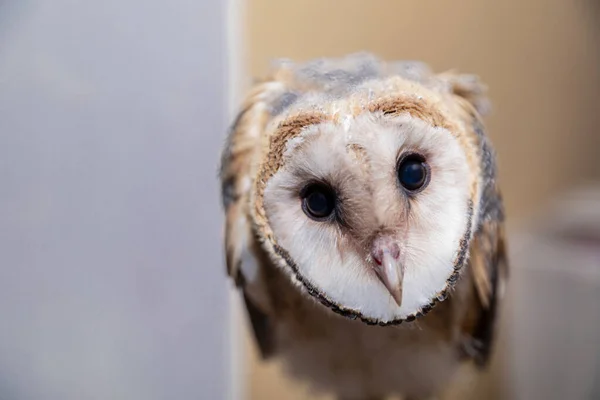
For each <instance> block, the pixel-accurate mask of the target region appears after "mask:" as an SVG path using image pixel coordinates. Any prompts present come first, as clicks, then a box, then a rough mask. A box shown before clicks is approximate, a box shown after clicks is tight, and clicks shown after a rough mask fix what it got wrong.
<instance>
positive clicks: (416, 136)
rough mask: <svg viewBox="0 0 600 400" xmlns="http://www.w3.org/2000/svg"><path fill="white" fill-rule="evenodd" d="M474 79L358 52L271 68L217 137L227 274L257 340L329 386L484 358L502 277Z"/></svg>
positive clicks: (362, 390)
mask: <svg viewBox="0 0 600 400" xmlns="http://www.w3.org/2000/svg"><path fill="white" fill-rule="evenodd" d="M486 107H487V100H486V98H485V96H484V93H483V87H482V85H481V84H480V83H479V81H478V80H477V79H476V78H474V77H472V76H466V75H457V74H454V73H446V74H439V75H435V74H433V73H432V72H431V71H430V70H429V69H428V68H427V66H425V65H424V64H420V63H414V62H397V63H385V62H383V61H381V60H379V59H377V58H376V57H374V56H372V55H369V54H353V55H349V56H346V57H342V58H338V59H321V60H315V61H311V62H308V63H306V64H294V63H291V62H289V61H284V62H281V63H279V65H278V66H277V67H276V68H275V70H274V72H273V74H272V75H271V77H270V78H269V79H267V80H266V81H264V82H262V83H259V84H257V85H256V86H255V87H254V89H253V90H252V91H251V92H250V93H249V95H248V97H247V99H246V102H245V104H244V106H243V109H242V111H241V113H240V115H239V116H238V118H237V120H236V122H235V123H234V126H233V128H232V132H231V134H230V136H229V140H228V143H227V144H226V148H225V151H224V153H223V160H222V170H221V179H222V188H223V200H224V207H225V210H226V236H225V241H226V243H225V246H226V258H227V266H228V272H229V274H230V276H231V277H232V278H233V279H234V280H235V281H236V283H237V284H238V286H239V287H240V290H241V291H242V293H243V296H244V300H245V303H246V306H247V309H248V315H249V317H250V321H251V323H252V327H253V331H254V333H255V337H256V339H257V342H258V345H259V348H260V349H261V353H262V355H263V356H264V357H265V358H269V357H271V356H278V357H281V358H283V359H284V360H285V363H286V365H287V367H288V370H289V371H290V373H292V374H293V375H295V376H297V377H300V378H305V379H308V380H309V381H310V382H312V383H313V384H314V386H315V387H316V388H322V389H324V390H327V391H330V392H333V393H335V394H337V395H338V396H339V397H340V398H348V399H367V398H377V397H381V398H383V397H385V396H387V395H390V394H401V395H407V396H412V397H416V398H420V397H426V396H430V395H433V394H435V393H437V392H439V391H440V390H442V389H443V387H444V386H445V385H446V384H447V383H448V381H449V379H450V378H451V377H452V375H453V374H454V373H455V371H456V369H457V367H458V366H459V365H460V364H461V363H463V362H465V361H468V360H473V361H475V362H476V363H477V364H479V365H484V364H485V362H486V361H487V358H488V355H489V351H490V349H491V345H492V342H493V331H494V326H495V320H496V309H497V303H498V301H499V298H500V295H501V293H502V283H503V281H504V279H505V277H506V262H505V257H504V244H503V212H502V201H501V197H500V193H499V189H498V187H497V184H496V171H495V161H494V154H493V151H492V149H491V146H490V144H489V141H488V139H487V137H486V136H485V133H484V129H483V124H482V123H481V119H480V113H481V112H483V111H485V109H486Z"/></svg>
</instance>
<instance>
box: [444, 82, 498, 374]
mask: <svg viewBox="0 0 600 400" xmlns="http://www.w3.org/2000/svg"><path fill="white" fill-rule="evenodd" d="M436 78H437V79H438V80H439V81H441V82H444V83H445V85H447V87H448V88H449V89H450V91H451V93H452V94H453V95H455V96H458V100H457V104H458V105H459V110H458V112H459V113H461V114H462V115H463V117H464V119H465V120H466V121H469V125H470V126H471V133H472V134H473V136H474V137H475V138H476V140H477V142H478V147H479V149H478V151H479V156H480V159H481V164H480V167H481V174H480V179H481V184H482V187H483V190H482V192H481V199H480V206H479V210H478V215H477V220H478V227H477V229H476V231H475V234H474V236H473V240H472V242H471V250H470V257H469V268H468V269H469V275H470V276H469V279H468V280H469V281H470V282H471V283H470V285H471V286H472V287H471V288H470V293H471V295H470V301H469V305H468V306H467V310H466V316H465V318H464V321H463V323H462V329H461V330H462V332H463V337H464V338H465V339H464V340H463V343H462V347H463V350H464V353H465V354H466V355H467V356H468V357H469V358H471V359H473V360H474V361H475V363H476V364H477V365H479V366H484V365H486V364H487V362H488V360H489V356H490V353H491V349H492V346H493V343H494V339H495V333H496V326H497V321H498V310H499V307H500V305H501V301H502V296H503V292H504V286H505V284H506V281H507V279H508V270H509V266H508V260H507V255H506V244H505V233H504V207H503V202H502V195H501V193H500V189H499V187H498V185H497V182H496V178H497V173H496V163H495V158H496V157H495V154H494V151H493V148H492V146H491V143H490V141H489V139H488V137H487V135H486V132H485V129H484V126H483V123H482V122H481V117H480V116H481V114H482V113H485V112H487V111H488V110H489V108H490V106H489V101H488V99H487V97H486V94H485V89H486V88H485V85H484V84H482V83H481V82H480V81H479V79H478V78H477V77H476V76H473V75H461V74H456V73H454V72H446V73H443V74H440V75H437V77H436Z"/></svg>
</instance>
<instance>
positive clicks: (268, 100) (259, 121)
mask: <svg viewBox="0 0 600 400" xmlns="http://www.w3.org/2000/svg"><path fill="white" fill-rule="evenodd" d="M285 87H286V85H285V83H284V82H282V81H281V80H277V79H276V77H275V78H272V79H270V80H267V81H265V82H263V83H259V84H257V85H256V86H255V87H254V89H253V90H251V91H250V93H249V94H248V96H247V97H246V99H245V101H244V103H243V105H242V111H241V112H240V113H239V114H238V116H237V118H236V120H235V122H234V123H233V125H232V128H231V130H230V133H229V135H228V137H227V141H226V143H225V148H224V151H223V154H222V157H221V171H220V179H221V194H222V201H223V207H224V209H225V261H226V265H227V273H228V274H229V276H230V277H231V278H232V279H233V280H234V281H235V283H236V285H237V286H238V288H239V289H240V290H241V291H242V294H243V299H244V303H245V306H246V310H247V315H248V318H249V320H250V323H251V326H252V330H253V332H254V336H255V338H256V341H257V343H258V347H259V350H260V353H261V355H262V356H263V358H268V357H269V356H270V355H271V354H272V353H273V352H274V346H273V343H274V341H273V331H272V320H271V317H270V316H269V314H270V308H271V307H270V298H269V293H268V291H267V289H266V287H265V285H264V282H263V274H262V269H263V264H264V263H266V262H269V261H268V260H265V259H264V257H257V256H256V252H255V249H256V248H257V247H258V243H257V242H256V239H255V236H254V234H253V231H252V226H251V221H250V217H249V215H250V214H249V207H250V204H249V203H250V191H251V187H252V183H253V171H254V164H255V163H256V159H257V158H258V157H259V156H260V151H261V147H262V143H263V140H264V131H265V128H266V126H267V124H268V123H269V122H270V121H271V119H272V118H273V115H274V113H275V112H279V111H280V109H281V107H282V103H285V102H286V101H287V102H289V101H290V100H289V98H286V93H287V91H286V90H285Z"/></svg>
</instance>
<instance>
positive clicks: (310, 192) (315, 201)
mask: <svg viewBox="0 0 600 400" xmlns="http://www.w3.org/2000/svg"><path fill="white" fill-rule="evenodd" d="M300 196H301V198H302V210H303V211H304V213H305V214H306V215H307V216H308V217H310V218H312V219H314V220H315V221H326V220H328V219H329V218H330V217H331V216H333V213H334V210H335V197H336V196H335V192H334V191H333V189H332V188H330V187H328V186H327V185H323V184H311V185H308V186H307V187H305V188H304V189H303V190H302V193H300Z"/></svg>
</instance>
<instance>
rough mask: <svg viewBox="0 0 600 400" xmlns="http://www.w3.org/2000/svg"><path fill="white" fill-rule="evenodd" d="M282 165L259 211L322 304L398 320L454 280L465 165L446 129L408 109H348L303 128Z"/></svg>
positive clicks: (466, 218)
mask: <svg viewBox="0 0 600 400" xmlns="http://www.w3.org/2000/svg"><path fill="white" fill-rule="evenodd" d="M281 162H282V164H281V167H280V168H279V169H278V170H277V172H276V173H274V174H273V176H271V177H270V179H268V181H267V182H266V185H265V189H264V194H263V204H264V212H265V215H266V218H267V220H268V222H269V226H270V229H271V231H272V237H273V240H274V242H275V243H276V244H277V248H278V249H280V251H279V252H278V253H277V254H279V255H280V256H281V259H282V262H281V263H280V264H284V269H285V270H286V271H287V272H288V273H289V274H290V276H291V277H292V279H293V280H294V281H296V282H298V283H299V284H300V286H301V287H303V288H305V289H308V292H309V293H310V294H312V295H315V296H317V297H318V298H319V299H320V300H321V302H323V303H325V304H327V305H329V306H330V307H332V308H334V309H335V310H337V311H341V312H343V313H346V314H349V315H351V316H358V317H360V318H362V319H363V320H366V321H370V322H373V323H391V322H397V321H400V320H404V319H407V318H410V317H411V316H414V315H416V314H417V313H419V312H422V311H424V310H426V309H427V308H428V307H430V305H431V304H432V302H434V301H435V299H436V298H437V297H438V296H440V295H441V294H442V293H444V291H445V290H446V289H447V288H448V286H449V284H451V283H452V281H453V279H456V277H457V275H456V274H454V273H455V270H457V269H458V268H459V267H460V265H459V264H461V263H462V262H463V261H464V255H465V253H466V252H467V248H468V241H469V238H470V233H471V215H472V209H471V208H472V205H471V199H470V185H471V181H472V174H471V173H470V172H469V166H468V163H467V158H466V154H465V150H464V148H463V146H461V144H460V142H459V140H458V139H457V137H456V136H455V135H453V134H452V133H451V132H450V131H448V130H447V129H445V128H442V127H433V126H432V125H430V124H429V123H427V122H425V121H423V120H421V119H419V118H415V117H412V116H410V115H409V114H400V115H396V116H393V117H391V116H387V115H384V114H383V113H378V112H365V113H362V114H359V115H357V116H350V115H348V116H345V117H341V118H339V119H338V120H337V121H334V120H327V121H322V122H318V123H315V124H309V125H307V126H305V127H303V128H302V130H301V132H300V133H299V134H298V135H296V136H294V137H292V138H290V139H289V140H287V141H286V142H285V150H284V151H283V155H282V161H281ZM288 267H289V268H288Z"/></svg>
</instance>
